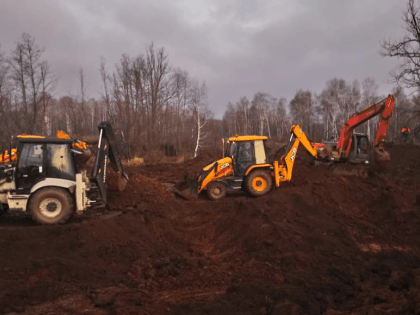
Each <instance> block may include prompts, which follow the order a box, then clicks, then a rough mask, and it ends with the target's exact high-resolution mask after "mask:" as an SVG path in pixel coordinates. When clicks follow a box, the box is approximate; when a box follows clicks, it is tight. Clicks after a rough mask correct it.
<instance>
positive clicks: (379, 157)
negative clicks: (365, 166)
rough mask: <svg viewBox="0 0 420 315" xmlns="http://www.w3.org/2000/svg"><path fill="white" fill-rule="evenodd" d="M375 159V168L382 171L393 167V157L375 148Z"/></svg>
mask: <svg viewBox="0 0 420 315" xmlns="http://www.w3.org/2000/svg"><path fill="white" fill-rule="evenodd" d="M373 159H374V163H375V166H377V167H378V168H380V169H387V168H389V167H390V166H391V155H390V154H389V153H388V152H387V151H385V150H384V149H380V148H373Z"/></svg>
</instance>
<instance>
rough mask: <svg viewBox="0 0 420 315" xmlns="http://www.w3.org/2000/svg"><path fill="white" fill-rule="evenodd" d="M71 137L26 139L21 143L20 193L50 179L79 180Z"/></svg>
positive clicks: (17, 179) (25, 192)
mask: <svg viewBox="0 0 420 315" xmlns="http://www.w3.org/2000/svg"><path fill="white" fill-rule="evenodd" d="M72 143H73V140H71V139H41V138H23V139H20V140H19V144H18V152H19V154H18V160H17V163H16V169H15V175H14V176H15V182H16V193H17V194H29V193H30V192H31V189H32V188H33V187H34V186H35V185H37V184H38V183H39V182H42V181H44V180H45V179H47V178H52V179H61V180H69V181H75V180H76V164H75V159H74V157H73V154H72Z"/></svg>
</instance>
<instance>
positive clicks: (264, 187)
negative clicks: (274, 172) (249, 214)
mask: <svg viewBox="0 0 420 315" xmlns="http://www.w3.org/2000/svg"><path fill="white" fill-rule="evenodd" d="M272 186H273V179H272V178H271V176H270V175H269V174H268V173H267V172H265V171H263V170H256V171H253V172H252V173H251V174H249V175H248V176H247V177H246V179H245V187H246V190H247V191H248V192H249V193H250V194H251V195H252V196H255V197H258V196H262V195H265V194H266V193H268V192H269V191H270V190H271V187H272Z"/></svg>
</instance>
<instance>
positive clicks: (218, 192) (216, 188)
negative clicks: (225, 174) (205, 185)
mask: <svg viewBox="0 0 420 315" xmlns="http://www.w3.org/2000/svg"><path fill="white" fill-rule="evenodd" d="M221 193H222V190H221V189H220V188H219V187H214V188H213V195H215V196H219V195H220V194H221Z"/></svg>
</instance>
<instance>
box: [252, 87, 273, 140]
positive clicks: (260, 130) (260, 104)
mask: <svg viewBox="0 0 420 315" xmlns="http://www.w3.org/2000/svg"><path fill="white" fill-rule="evenodd" d="M275 102H276V99H275V98H274V97H273V96H272V95H270V94H268V93H263V92H257V93H255V95H254V98H253V99H252V107H251V109H252V112H253V114H254V115H255V118H254V121H255V130H256V132H257V134H259V135H263V134H264V124H265V123H266V124H267V129H268V133H270V125H269V121H268V118H267V112H268V110H269V108H271V107H272V106H273V105H274V104H275ZM269 135H270V134H269Z"/></svg>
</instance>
